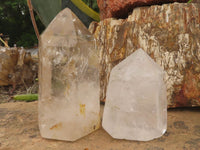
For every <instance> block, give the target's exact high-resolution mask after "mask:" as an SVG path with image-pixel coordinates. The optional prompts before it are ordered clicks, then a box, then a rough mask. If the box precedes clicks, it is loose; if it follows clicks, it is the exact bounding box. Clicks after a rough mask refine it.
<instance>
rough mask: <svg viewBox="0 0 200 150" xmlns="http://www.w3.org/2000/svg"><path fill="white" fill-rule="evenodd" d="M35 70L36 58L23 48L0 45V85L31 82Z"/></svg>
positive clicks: (33, 78)
mask: <svg viewBox="0 0 200 150" xmlns="http://www.w3.org/2000/svg"><path fill="white" fill-rule="evenodd" d="M37 71H38V60H36V59H34V58H33V57H32V56H31V53H29V52H27V51H26V50H25V49H23V48H17V47H12V48H6V47H0V86H7V85H13V87H14V88H15V86H16V85H17V84H25V85H28V84H31V83H33V82H34V80H35V78H36V76H37ZM13 90H14V89H13Z"/></svg>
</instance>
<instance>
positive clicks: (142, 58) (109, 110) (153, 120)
mask: <svg viewBox="0 0 200 150" xmlns="http://www.w3.org/2000/svg"><path fill="white" fill-rule="evenodd" d="M103 128H104V129H105V130H106V131H107V132H108V133H109V134H110V135H111V136H112V137H113V138H117V139H127V140H138V141H148V140H152V139H154V138H158V137H160V136H162V135H163V134H164V133H165V131H166V129H167V100H166V88H165V84H164V81H163V70H162V69H161V68H160V66H158V65H157V64H156V63H155V62H154V61H153V59H151V58H150V57H149V56H148V55H147V54H146V53H145V52H144V51H143V50H142V49H139V50H137V51H136V52H134V53H133V54H131V55H130V56H129V57H127V58H126V59H125V60H123V61H122V62H121V63H119V64H118V65H117V66H115V67H114V68H113V69H112V71H111V74H110V79H109V84H108V89H107V97H106V103H105V108H104V114H103Z"/></svg>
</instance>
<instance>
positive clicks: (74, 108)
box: [39, 8, 100, 141]
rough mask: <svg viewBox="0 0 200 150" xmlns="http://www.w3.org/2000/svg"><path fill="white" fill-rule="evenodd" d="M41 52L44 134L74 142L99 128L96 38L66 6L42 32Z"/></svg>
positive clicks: (40, 71)
mask: <svg viewBox="0 0 200 150" xmlns="http://www.w3.org/2000/svg"><path fill="white" fill-rule="evenodd" d="M39 52H40V53H39V54H40V64H39V65H40V66H39V85H40V88H39V128H40V133H41V136H42V137H44V138H49V139H58V140H67V141H75V140H77V139H79V138H81V137H83V136H85V135H88V134H89V133H91V132H93V131H95V130H97V129H98V128H99V126H100V116H99V113H100V104H99V91H100V86H99V55H98V51H97V50H96V49H95V40H94V37H93V36H92V35H91V33H90V32H89V31H88V30H87V28H86V27H85V26H84V25H83V24H82V23H81V21H80V20H79V19H78V18H77V17H76V16H75V15H74V14H73V13H72V12H71V10H70V9H68V8H66V9H64V10H63V11H61V12H60V13H59V14H58V15H57V16H56V17H55V18H54V20H53V21H52V22H51V23H50V24H49V26H48V27H47V29H46V30H45V31H44V33H43V34H42V35H41V39H40V51H39Z"/></svg>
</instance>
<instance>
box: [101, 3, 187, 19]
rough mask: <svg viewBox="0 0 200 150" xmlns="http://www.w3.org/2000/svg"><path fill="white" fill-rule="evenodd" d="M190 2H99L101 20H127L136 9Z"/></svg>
mask: <svg viewBox="0 0 200 150" xmlns="http://www.w3.org/2000/svg"><path fill="white" fill-rule="evenodd" d="M188 1H189V0H97V3H98V6H99V9H100V17H101V20H103V19H106V18H111V17H112V18H126V17H127V16H128V14H129V13H130V12H132V10H133V9H134V8H136V7H141V6H150V5H156V4H157V5H158V4H166V3H172V2H184V3H186V2H188Z"/></svg>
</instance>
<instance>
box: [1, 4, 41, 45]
mask: <svg viewBox="0 0 200 150" xmlns="http://www.w3.org/2000/svg"><path fill="white" fill-rule="evenodd" d="M35 19H36V22H37V25H38V28H39V31H40V32H41V31H42V30H44V26H43V24H42V23H41V22H40V20H39V17H38V16H37V15H36V14H35ZM0 33H3V34H4V35H9V37H10V40H9V46H13V45H14V44H17V46H23V47H32V46H34V45H35V44H37V42H38V41H37V37H36V35H35V32H34V29H33V26H32V22H31V19H30V15H29V9H28V6H27V1H26V0H0Z"/></svg>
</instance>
